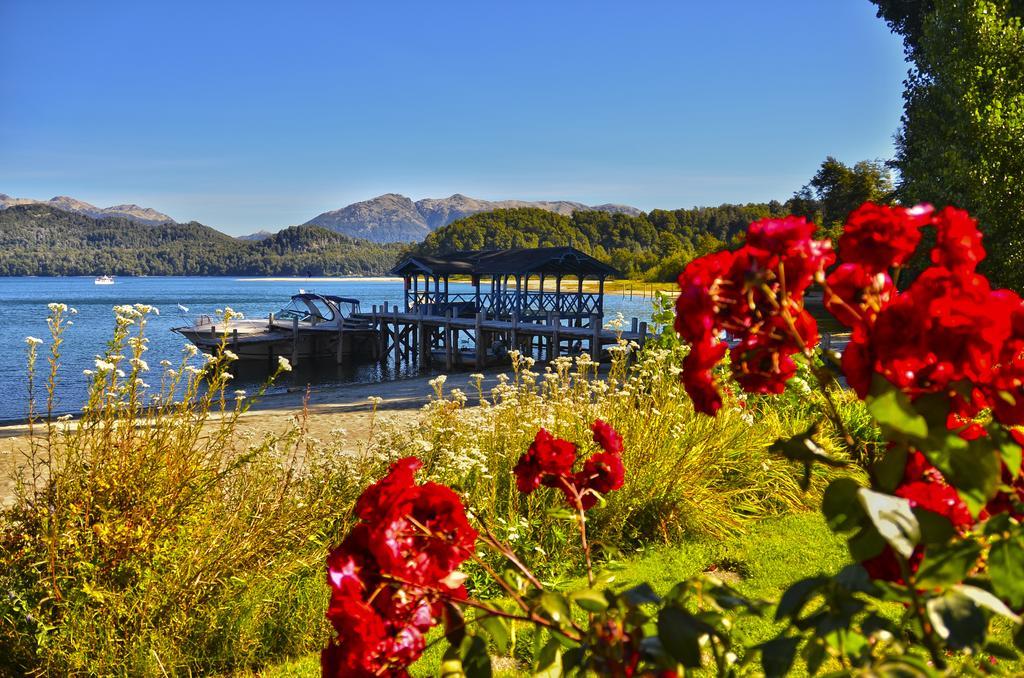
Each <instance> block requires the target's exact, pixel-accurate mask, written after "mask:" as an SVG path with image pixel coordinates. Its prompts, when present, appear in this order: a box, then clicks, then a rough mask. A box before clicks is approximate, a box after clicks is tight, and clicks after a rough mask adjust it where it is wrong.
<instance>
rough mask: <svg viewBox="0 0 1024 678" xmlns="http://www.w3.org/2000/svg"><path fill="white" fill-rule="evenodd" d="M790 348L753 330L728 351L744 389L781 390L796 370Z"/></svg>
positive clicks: (734, 373)
mask: <svg viewBox="0 0 1024 678" xmlns="http://www.w3.org/2000/svg"><path fill="white" fill-rule="evenodd" d="M793 353H794V350H793V349H792V348H782V347H781V346H780V342H779V341H776V340H773V339H772V338H771V337H770V336H769V335H766V334H753V335H750V336H748V337H747V338H746V339H744V340H743V341H742V342H740V343H739V344H737V345H736V346H734V347H733V349H732V350H731V351H730V352H729V360H730V361H731V363H732V372H733V376H734V377H735V378H736V381H737V382H739V384H740V386H742V387H743V390H744V391H746V392H747V393H776V394H777V393H782V392H783V391H785V390H786V382H787V381H788V380H789V379H791V378H792V377H793V375H794V374H796V363H795V362H794V361H793V358H792V357H790V356H791V355H792V354H793Z"/></svg>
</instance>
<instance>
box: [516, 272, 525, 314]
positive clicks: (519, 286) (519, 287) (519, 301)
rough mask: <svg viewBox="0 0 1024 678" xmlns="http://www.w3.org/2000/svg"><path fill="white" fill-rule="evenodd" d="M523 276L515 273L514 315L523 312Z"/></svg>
mask: <svg viewBox="0 0 1024 678" xmlns="http://www.w3.org/2000/svg"><path fill="white" fill-rule="evenodd" d="M522 294H523V277H522V276H521V275H519V274H518V273H516V304H515V307H516V315H519V316H521V315H522V314H523V296H522Z"/></svg>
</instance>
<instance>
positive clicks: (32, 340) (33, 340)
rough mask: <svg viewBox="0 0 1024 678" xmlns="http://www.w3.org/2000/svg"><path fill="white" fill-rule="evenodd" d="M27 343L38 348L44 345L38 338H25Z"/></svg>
mask: <svg viewBox="0 0 1024 678" xmlns="http://www.w3.org/2000/svg"><path fill="white" fill-rule="evenodd" d="M25 343H26V344H28V345H29V346H38V345H39V344H41V343H43V340H42V339H37V338H36V337H25Z"/></svg>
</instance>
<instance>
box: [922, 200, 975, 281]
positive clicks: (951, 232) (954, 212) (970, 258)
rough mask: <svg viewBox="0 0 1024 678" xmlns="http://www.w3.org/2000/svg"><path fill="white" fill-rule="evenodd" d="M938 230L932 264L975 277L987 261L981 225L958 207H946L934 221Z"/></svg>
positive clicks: (938, 213)
mask: <svg viewBox="0 0 1024 678" xmlns="http://www.w3.org/2000/svg"><path fill="white" fill-rule="evenodd" d="M932 221H933V223H934V224H935V230H936V240H935V247H934V248H933V249H932V253H931V258H932V262H933V263H935V264H937V265H938V266H942V267H944V268H948V269H950V270H957V271H963V272H966V273H973V272H974V270H975V269H976V268H977V267H978V263H979V262H980V261H981V260H982V259H984V258H985V248H984V247H982V245H981V231H979V230H978V222H977V221H975V220H974V219H972V218H971V216H970V215H969V214H968V213H967V212H965V211H963V210H958V209H956V208H955V207H946V208H944V209H942V210H941V211H939V212H937V213H936V214H935V216H934V218H933V220H932Z"/></svg>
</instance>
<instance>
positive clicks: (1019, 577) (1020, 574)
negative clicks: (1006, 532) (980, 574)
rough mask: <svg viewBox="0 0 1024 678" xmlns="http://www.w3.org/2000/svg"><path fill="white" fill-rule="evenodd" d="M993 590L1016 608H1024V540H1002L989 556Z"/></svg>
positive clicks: (1014, 538)
mask: <svg viewBox="0 0 1024 678" xmlns="http://www.w3.org/2000/svg"><path fill="white" fill-rule="evenodd" d="M988 573H989V576H990V577H991V578H992V588H994V589H995V591H996V593H998V594H999V596H1000V597H1001V598H1004V599H1005V600H1007V601H1008V602H1009V603H1010V605H1011V606H1012V607H1014V608H1018V609H1019V608H1021V607H1024V539H1022V538H1021V536H1020V535H1014V536H1013V537H1011V538H1010V539H1000V540H999V541H997V542H996V543H995V544H993V545H992V548H991V550H990V551H989V554H988Z"/></svg>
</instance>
